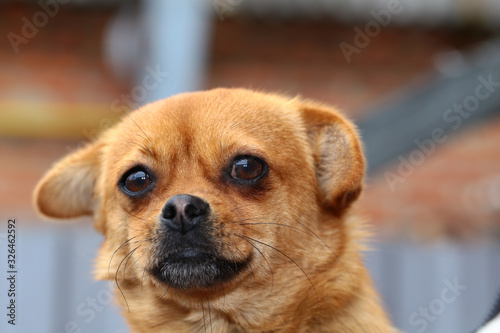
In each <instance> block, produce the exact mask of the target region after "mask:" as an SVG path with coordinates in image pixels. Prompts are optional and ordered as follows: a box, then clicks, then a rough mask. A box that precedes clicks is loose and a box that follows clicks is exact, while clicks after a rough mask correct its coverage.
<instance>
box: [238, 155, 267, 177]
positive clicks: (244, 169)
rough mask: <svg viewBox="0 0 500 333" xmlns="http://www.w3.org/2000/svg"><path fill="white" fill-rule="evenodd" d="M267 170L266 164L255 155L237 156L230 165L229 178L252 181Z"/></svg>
mask: <svg viewBox="0 0 500 333" xmlns="http://www.w3.org/2000/svg"><path fill="white" fill-rule="evenodd" d="M266 172H267V164H266V163H265V162H264V161H263V160H261V159H260V158H258V157H255V156H250V155H246V156H238V157H236V158H235V159H234V161H233V163H232V166H231V173H230V175H231V178H233V179H237V180H240V181H244V182H254V181H257V180H258V179H260V178H261V177H262V176H264V175H265V173H266Z"/></svg>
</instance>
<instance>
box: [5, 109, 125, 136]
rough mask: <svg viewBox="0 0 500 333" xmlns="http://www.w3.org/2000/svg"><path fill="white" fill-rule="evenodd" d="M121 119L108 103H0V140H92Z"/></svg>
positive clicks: (119, 113) (120, 114)
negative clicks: (22, 138)
mask: <svg viewBox="0 0 500 333" xmlns="http://www.w3.org/2000/svg"><path fill="white" fill-rule="evenodd" d="M121 116H123V112H114V111H113V110H112V107H111V105H110V104H108V105H106V104H85V105H79V104H64V103H59V104H58V103H41V102H27V101H0V137H24V138H63V139H81V138H85V139H92V137H94V136H97V134H98V133H100V132H102V130H105V129H106V128H109V127H110V126H111V125H113V124H114V123H116V122H117V121H118V119H120V117H121Z"/></svg>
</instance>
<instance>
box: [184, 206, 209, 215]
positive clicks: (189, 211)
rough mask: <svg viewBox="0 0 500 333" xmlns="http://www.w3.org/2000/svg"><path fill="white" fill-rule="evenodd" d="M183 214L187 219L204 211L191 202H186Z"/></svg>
mask: <svg viewBox="0 0 500 333" xmlns="http://www.w3.org/2000/svg"><path fill="white" fill-rule="evenodd" d="M184 214H185V215H186V217H187V218H188V219H193V218H195V217H198V216H200V215H203V214H204V213H203V212H202V211H201V209H200V208H198V207H196V206H195V205H193V204H187V205H186V206H185V207H184Z"/></svg>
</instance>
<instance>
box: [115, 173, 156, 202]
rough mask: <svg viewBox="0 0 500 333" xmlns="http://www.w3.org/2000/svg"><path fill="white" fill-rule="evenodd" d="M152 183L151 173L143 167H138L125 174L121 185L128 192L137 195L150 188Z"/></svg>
mask: <svg viewBox="0 0 500 333" xmlns="http://www.w3.org/2000/svg"><path fill="white" fill-rule="evenodd" d="M151 183H152V182H151V177H150V176H149V173H148V172H147V171H146V170H145V169H144V168H142V167H136V168H133V169H132V170H130V171H128V172H127V173H125V175H123V177H122V179H121V181H120V187H121V188H122V190H123V191H124V192H125V193H126V194H131V195H137V194H141V193H142V192H144V191H145V190H146V189H148V188H149V187H150V185H151Z"/></svg>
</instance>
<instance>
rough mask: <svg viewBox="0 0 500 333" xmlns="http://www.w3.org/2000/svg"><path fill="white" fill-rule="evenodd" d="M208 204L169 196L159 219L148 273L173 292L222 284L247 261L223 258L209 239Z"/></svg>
mask: <svg viewBox="0 0 500 333" xmlns="http://www.w3.org/2000/svg"><path fill="white" fill-rule="evenodd" d="M212 218H213V216H212V212H211V208H210V205H209V204H208V203H207V202H206V201H205V200H203V199H202V198H199V197H196V196H192V195H188V194H180V195H175V196H173V197H171V198H170V199H169V200H168V201H167V203H166V204H165V206H164V207H163V210H162V212H161V215H160V217H159V221H160V228H159V237H158V242H157V244H156V252H155V253H154V254H153V256H154V260H153V263H154V264H153V266H152V268H151V269H150V272H151V274H152V275H153V276H155V277H156V278H157V279H158V280H160V281H161V282H163V283H166V284H167V285H169V286H171V287H173V288H177V289H184V290H186V289H193V288H210V287H214V286H216V285H218V284H220V283H222V282H225V281H227V280H229V279H231V278H232V277H234V276H235V275H236V274H238V273H239V272H240V271H242V270H243V269H244V268H245V267H246V266H247V264H248V262H249V259H244V260H229V259H226V258H224V257H223V256H222V255H221V254H220V253H219V251H218V250H217V248H216V247H215V245H214V244H215V241H214V239H213V234H214V224H213V222H212V221H211V219H212Z"/></svg>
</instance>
